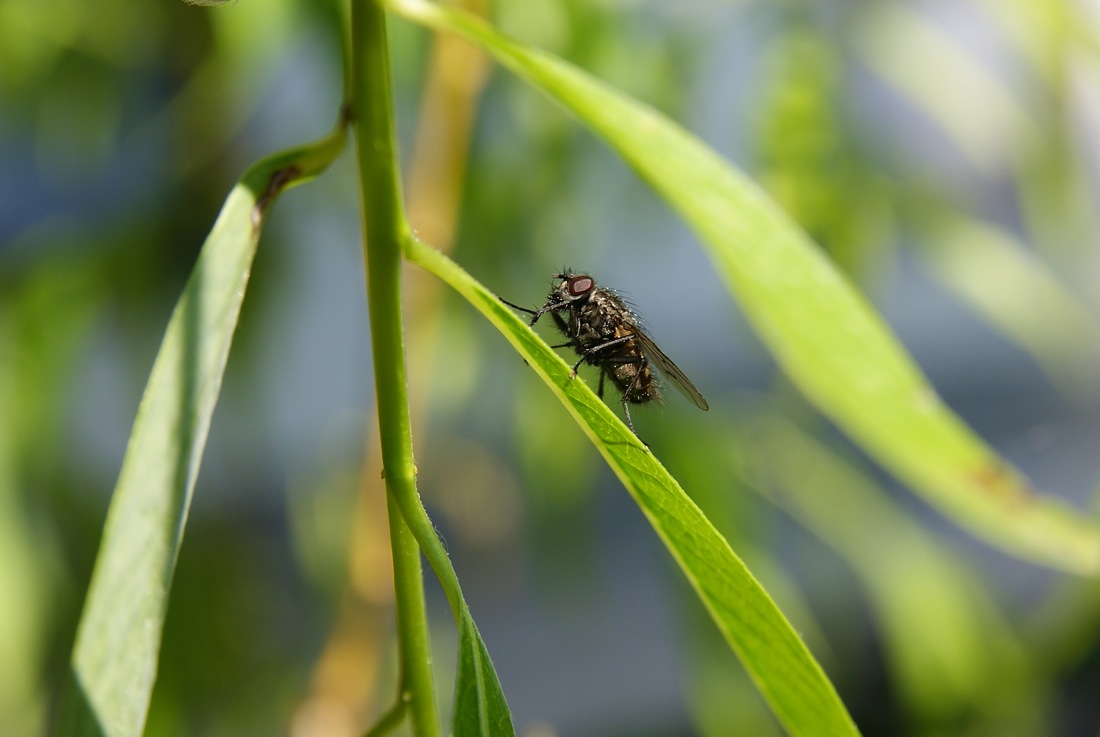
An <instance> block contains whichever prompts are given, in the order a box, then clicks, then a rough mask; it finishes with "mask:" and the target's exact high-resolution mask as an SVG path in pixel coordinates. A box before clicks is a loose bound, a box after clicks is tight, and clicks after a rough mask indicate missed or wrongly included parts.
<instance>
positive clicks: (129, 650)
mask: <svg viewBox="0 0 1100 737" xmlns="http://www.w3.org/2000/svg"><path fill="white" fill-rule="evenodd" d="M343 143H344V122H343V121H341V123H340V125H339V127H338V128H337V129H336V130H335V131H334V132H333V133H332V134H330V135H329V136H328V137H326V138H324V139H322V140H320V141H318V142H316V143H313V144H310V145H307V146H303V147H301V148H297V149H293V150H290V151H287V152H284V153H280V154H276V155H274V156H271V157H268V158H266V159H264V160H262V161H260V162H259V163H257V164H255V165H253V166H252V167H251V168H250V169H249V170H248V171H247V172H246V173H245V175H244V176H243V177H242V178H241V180H240V182H239V183H238V184H237V186H236V187H234V189H233V191H232V192H230V194H229V197H228V198H227V199H226V202H225V205H224V206H223V207H222V211H221V213H220V214H219V216H218V219H217V221H216V222H215V223H214V227H213V229H212V230H211V231H210V235H209V236H208V237H207V239H206V243H205V244H204V245H203V249H202V253H201V254H200V255H199V259H198V261H197V262H196V264H195V268H194V271H193V272H192V274H191V277H190V279H189V280H188V282H187V285H186V287H185V288H184V291H183V294H182V296H181V297H180V299H179V302H178V303H177V304H176V308H175V311H174V312H173V313H172V318H171V320H170V321H169V323H168V330H167V332H166V333H165V335H164V341H163V342H162V344H161V347H160V351H159V352H158V353H157V357H156V360H155V362H154V364H153V371H152V374H151V375H150V377H149V383H148V385H147V386H146V388H145V394H144V396H143V397H142V400H141V406H140V407H139V408H138V413H137V418H136V419H135V421H134V428H133V431H132V433H131V435H130V442H129V445H128V447H127V449H126V456H125V459H124V460H123V463H122V471H121V473H120V474H119V479H118V484H117V486H116V487H115V491H114V495H113V497H112V499H111V505H110V509H109V510H108V513H107V521H106V523H105V525H104V529H103V537H102V540H101V542H100V550H99V555H98V557H97V559H96V563H95V569H94V571H93V573H92V580H91V584H90V585H89V588H88V594H87V599H86V601H85V603H84V611H83V614H82V615H81V618H80V623H79V626H78V629H77V635H76V643H75V645H74V647H73V653H72V662H71V673H70V679H69V684H68V693H67V694H66V700H65V704H64V706H63V707H62V714H61V718H60V720H59V728H58V734H60V735H65V736H70V735H96V736H100V735H102V736H103V737H140V735H141V734H142V731H143V729H144V725H145V717H146V713H147V711H148V707H149V697H150V694H151V693H152V689H153V683H154V681H155V680H156V674H157V656H158V653H159V650H160V637H161V631H162V629H163V626H164V616H165V612H166V610H167V605H168V592H169V591H170V589H171V586H172V574H173V572H174V570H175V565H176V558H177V556H178V553H179V546H180V542H181V540H182V538H183V531H184V527H185V526H186V524H187V511H188V508H189V507H190V503H191V495H192V491H193V490H194V488H195V478H196V476H197V474H198V471H199V462H200V461H201V459H202V451H203V446H204V445H205V443H206V436H207V431H208V430H209V427H210V417H211V415H212V414H213V412H214V405H215V403H216V402H217V398H218V391H219V389H220V387H221V382H222V374H223V372H224V369H225V364H226V359H227V358H228V355H229V346H230V343H231V342H232V338H233V331H234V329H235V327H236V325H237V316H238V314H239V312H240V307H241V302H242V300H243V299H244V292H245V287H246V286H247V284H248V274H249V271H250V269H251V266H252V258H253V256H254V254H255V252H256V244H257V242H258V240H259V235H260V227H261V225H262V222H263V217H264V213H265V212H266V211H267V209H268V208H269V207H270V206H271V204H272V202H273V201H274V199H275V198H276V197H277V196H278V195H279V193H280V192H282V191H283V190H285V189H286V188H288V187H290V186H293V185H295V184H298V183H300V182H303V181H305V180H307V179H310V178H312V177H314V176H316V175H317V174H319V173H320V172H321V171H323V170H324V169H325V168H326V167H327V166H328V165H329V163H331V162H332V161H333V160H334V159H335V158H336V156H337V155H339V153H340V151H341V150H342V149H343Z"/></svg>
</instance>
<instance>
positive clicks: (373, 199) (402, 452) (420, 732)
mask: <svg viewBox="0 0 1100 737" xmlns="http://www.w3.org/2000/svg"><path fill="white" fill-rule="evenodd" d="M351 58H352V72H351V73H352V77H353V82H352V105H353V109H354V115H355V121H356V143H357V148H358V157H359V178H360V186H361V196H362V203H361V207H362V217H363V238H364V258H365V261H366V270H367V305H368V308H369V310H370V325H371V344H372V352H373V355H374V382H375V393H376V401H377V406H378V425H379V438H380V440H381V445H382V463H383V468H384V469H385V476H386V490H387V494H388V499H389V507H388V509H389V517H390V545H391V547H392V550H393V573H394V591H395V596H396V608H397V630H398V650H399V653H400V659H401V686H400V688H401V693H400V694H399V698H402V699H405V700H407V701H408V704H409V714H410V716H411V719H412V731H413V734H414V735H416V736H417V737H439V735H440V723H439V718H438V714H437V708H436V702H435V684H434V682H433V680H432V672H431V663H432V659H431V648H430V644H429V639H428V618H427V612H426V608H425V603H424V585H423V583H424V582H423V575H422V571H421V564H420V550H419V548H418V546H417V543H416V541H415V539H414V538H413V536H412V534H411V533H410V531H409V528H408V527H407V526H406V524H405V522H404V521H403V518H402V516H401V514H400V513H399V511H398V509H399V508H400V509H406V508H409V507H420V501H419V498H418V497H417V491H416V477H415V467H414V465H413V448H412V433H411V423H410V420H409V406H408V394H407V387H406V376H405V343H404V333H403V326H402V309H401V244H402V242H403V241H404V239H405V238H406V237H408V233H409V228H408V225H407V223H406V221H405V217H404V213H403V210H402V203H401V190H400V184H399V176H398V170H397V161H398V159H397V147H396V144H395V140H396V139H395V136H394V130H393V96H392V91H391V88H390V65H389V48H388V43H387V37H386V18H385V14H384V13H383V11H382V9H381V7H380V6H379V5H378V4H377V3H376V2H374V0H352V9H351ZM399 500H402V501H403V502H404V503H399Z"/></svg>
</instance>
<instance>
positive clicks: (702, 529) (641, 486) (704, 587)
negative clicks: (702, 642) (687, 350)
mask: <svg viewBox="0 0 1100 737" xmlns="http://www.w3.org/2000/svg"><path fill="white" fill-rule="evenodd" d="M408 256H409V258H410V259H411V260H412V261H413V262H415V263H417V264H419V265H420V266H423V267H424V268H425V269H427V270H428V271H431V272H432V273H433V274H435V275H436V276H438V277H440V278H441V279H443V280H444V281H445V282H447V284H449V285H450V286H451V287H452V288H454V289H455V290H456V291H457V292H458V293H459V294H461V295H462V296H463V297H464V298H465V299H467V300H468V301H469V302H470V303H471V304H472V305H473V306H474V307H475V308H477V309H478V310H479V311H480V312H481V313H482V314H484V315H485V316H486V317H487V318H489V320H490V321H491V322H492V323H493V324H494V325H495V326H496V327H497V328H498V329H499V330H500V331H501V332H502V333H503V334H504V337H505V338H507V339H508V341H509V342H511V343H512V345H513V346H515V348H516V350H518V351H519V352H520V354H521V355H522V356H523V358H524V359H525V360H526V361H527V362H528V363H529V364H530V365H531V367H532V368H533V369H534V370H535V371H536V372H538V373H539V375H540V376H541V377H542V378H543V379H544V380H545V381H546V382H547V384H549V386H550V387H551V389H553V391H554V392H555V393H556V394H557V395H558V397H559V398H560V399H561V400H562V402H563V403H565V406H566V407H567V408H568V409H569V411H570V412H571V413H572V414H573V416H574V417H575V418H576V419H577V422H578V423H580V425H581V427H582V428H583V429H584V431H585V432H586V433H587V434H588V436H589V437H590V438H591V439H592V441H593V442H594V443H595V445H596V447H597V448H598V449H599V451H600V453H602V454H603V456H604V458H605V459H606V460H607V462H608V464H609V465H610V466H611V468H612V469H613V470H614V471H615V473H616V475H617V476H618V477H619V479H620V480H621V481H622V482H623V485H624V486H626V488H627V489H628V490H629V491H630V493H631V495H632V496H633V497H634V499H635V501H636V502H637V503H638V505H639V506H640V507H641V509H642V511H643V512H644V513H645V515H646V517H647V518H648V519H649V522H650V524H652V525H653V528H654V529H655V530H656V531H657V534H658V535H660V537H661V539H662V540H663V541H664V543H665V545H666V547H667V548H668V550H669V552H671V553H672V555H673V557H675V559H676V561H677V562H678V563H679V564H680V567H681V568H682V569H683V571H684V573H685V574H686V575H687V577H688V579H689V580H690V581H691V584H692V585H693V586H694V587H695V589H696V591H697V592H698V594H699V596H700V598H701V599H702V601H703V604H704V605H705V606H706V608H707V610H708V611H709V612H710V614H711V617H712V618H713V619H714V622H715V624H717V625H718V628H719V630H721V632H722V634H723V635H724V636H725V638H726V640H727V642H729V644H730V646H731V647H732V648H733V650H734V651H735V652H736V653H737V654H738V655H739V656H740V658H741V661H742V662H743V663H744V665H745V668H746V670H747V671H748V672H749V674H750V675H751V676H752V678H753V681H754V682H755V683H756V685H757V687H758V688H759V689H760V690H761V692H762V693H763V694H764V696H765V698H766V699H767V700H768V702H769V704H770V705H771V707H772V710H773V711H774V712H775V714H776V715H777V716H778V717H779V719H780V721H782V722H783V724H784V725H785V726H786V727H787V729H788V730H789V731H790V733H791V734H794V735H853V734H857V731H856V728H855V726H854V725H853V724H852V721H851V718H850V717H849V716H848V713H847V711H846V710H845V708H844V705H843V704H842V703H841V701H840V699H839V697H838V696H837V694H836V691H835V689H834V688H833V685H832V684H831V683H830V682H829V680H828V678H827V677H826V676H825V674H824V673H823V672H822V670H821V668H820V666H819V665H818V664H817V662H816V661H815V660H814V658H813V656H812V655H811V654H810V652H809V650H807V649H806V646H805V644H804V643H803V642H802V639H801V638H800V637H799V636H798V634H797V633H796V632H795V631H794V629H793V628H792V627H791V625H790V623H789V622H787V620H786V618H785V617H784V616H783V613H782V612H780V611H779V608H778V607H777V606H776V605H775V602H773V601H772V599H771V597H769V596H768V594H767V592H765V591H764V589H763V588H762V587H761V586H760V584H759V583H758V582H757V581H756V579H755V578H753V576H752V574H751V573H750V572H749V571H748V569H747V568H746V567H745V564H744V563H742V562H741V560H740V559H739V558H738V557H737V556H736V555H735V554H734V552H733V550H732V549H730V546H729V544H728V543H727V542H726V541H725V539H724V538H723V537H722V536H721V535H720V534H718V531H717V530H715V528H714V526H713V525H712V524H711V522H710V520H708V519H707V518H706V517H705V516H704V515H703V513H702V512H701V511H699V508H698V507H697V506H696V505H695V503H694V502H693V501H692V500H691V499H690V498H689V497H688V496H687V495H686V494H685V493H684V490H683V489H681V488H680V485H679V484H678V483H677V482H676V480H675V479H673V478H672V477H671V476H670V475H669V473H668V471H666V470H665V468H664V466H662V465H661V463H660V462H659V461H658V460H657V459H656V458H655V457H654V456H653V454H652V453H650V452H649V451H648V450H647V449H646V448H645V446H643V445H642V444H641V442H639V440H638V439H637V438H636V437H635V436H634V434H633V433H631V432H630V430H628V429H627V427H626V425H625V424H623V422H622V421H621V420H620V419H619V418H618V417H617V416H616V415H615V414H614V413H613V412H612V411H611V409H609V408H608V406H607V405H606V404H604V403H603V401H602V400H600V399H599V397H597V396H596V394H595V393H594V392H593V391H592V390H591V389H590V388H589V387H588V386H587V385H586V384H585V383H584V382H583V381H581V380H575V379H572V378H571V377H570V367H569V366H568V365H567V364H566V363H565V362H564V361H563V360H562V358H561V357H560V356H558V355H557V354H556V353H554V351H553V350H551V348H550V347H549V346H548V345H547V344H546V343H545V342H543V340H542V339H541V338H539V337H538V336H537V335H536V334H535V333H534V332H532V331H531V329H530V328H528V327H527V325H526V324H525V323H524V322H523V321H521V320H520V319H519V318H518V317H516V316H515V315H514V314H512V312H511V310H509V309H508V308H507V307H505V306H504V305H503V304H502V303H501V302H500V301H499V299H498V298H497V297H496V296H494V295H493V294H492V293H491V292H490V291H489V290H487V289H486V288H485V287H483V286H482V285H481V284H479V283H478V282H477V281H475V280H474V279H473V278H472V277H470V275H469V274H467V273H466V272H465V271H463V270H462V269H461V268H460V267H459V266H457V265H456V264H455V263H454V262H452V261H450V260H449V259H448V258H447V257H446V256H444V255H443V254H441V253H439V252H438V251H435V250H433V249H432V248H430V247H428V246H425V245H423V244H420V243H419V242H415V241H414V242H411V243H410V244H409V247H408ZM467 649H468V650H470V653H471V654H470V655H469V656H467V657H471V658H472V657H473V653H474V652H475V651H474V650H473V649H472V645H469V646H467ZM471 677H472V676H471ZM458 693H459V696H461V695H462V692H461V691H459V692H458ZM475 733H476V732H475Z"/></svg>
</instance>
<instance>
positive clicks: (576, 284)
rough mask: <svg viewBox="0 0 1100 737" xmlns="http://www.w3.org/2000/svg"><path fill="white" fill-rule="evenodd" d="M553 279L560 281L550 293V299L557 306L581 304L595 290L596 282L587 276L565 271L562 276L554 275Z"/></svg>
mask: <svg viewBox="0 0 1100 737" xmlns="http://www.w3.org/2000/svg"><path fill="white" fill-rule="evenodd" d="M554 278H555V279H561V283H559V284H558V285H557V286H556V287H555V288H554V291H553V292H551V293H550V299H551V301H553V302H556V303H558V304H569V305H572V304H577V305H579V304H583V303H584V302H587V301H588V298H589V297H591V296H592V292H594V291H595V290H596V280H595V279H593V278H592V277H590V276H589V275H588V274H574V273H573V272H571V271H566V272H565V273H563V274H554Z"/></svg>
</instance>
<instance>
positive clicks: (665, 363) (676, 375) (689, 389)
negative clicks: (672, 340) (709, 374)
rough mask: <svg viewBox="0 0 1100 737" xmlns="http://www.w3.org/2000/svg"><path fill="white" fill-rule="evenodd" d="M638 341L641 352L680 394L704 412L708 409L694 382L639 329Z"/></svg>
mask: <svg viewBox="0 0 1100 737" xmlns="http://www.w3.org/2000/svg"><path fill="white" fill-rule="evenodd" d="M637 337H638V342H640V343H641V344H642V353H644V354H645V357H646V358H648V359H649V360H650V361H652V362H653V363H655V364H656V365H657V368H659V369H660V370H661V373H662V374H663V375H664V377H665V378H666V379H668V380H669V382H670V383H671V384H672V385H673V386H674V387H676V389H678V390H679V392H680V393H681V394H683V395H684V396H685V397H687V398H688V399H690V400H691V403H692V404H694V405H695V406H696V407H698V408H699V409H701V410H703V411H704V412H705V411H707V410H708V409H710V406H709V405H708V404H707V400H705V399H703V395H702V394H701V393H700V392H699V390H698V389H696V388H695V384H692V383H691V379H689V378H688V377H687V376H686V375H684V372H683V371H681V370H680V367H679V366H677V365H676V364H674V363H673V362H672V359H671V358H669V357H668V356H666V355H665V352H664V351H662V350H661V349H660V348H658V347H657V344H656V343H654V342H653V340H652V339H651V338H650V337H649V336H648V335H646V334H645V333H644V332H642V331H641V330H638V331H637Z"/></svg>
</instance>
